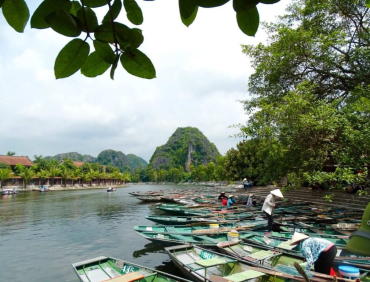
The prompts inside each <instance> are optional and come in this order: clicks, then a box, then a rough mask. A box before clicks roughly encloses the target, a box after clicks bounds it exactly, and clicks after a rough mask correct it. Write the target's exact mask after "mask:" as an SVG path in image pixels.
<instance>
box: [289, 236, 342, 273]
mask: <svg viewBox="0 0 370 282" xmlns="http://www.w3.org/2000/svg"><path fill="white" fill-rule="evenodd" d="M290 245H292V246H293V245H295V246H296V248H298V249H299V250H300V251H301V253H302V254H303V256H304V257H305V258H306V264H305V265H301V266H305V268H306V270H310V269H311V268H312V265H314V270H315V271H316V272H319V273H323V274H327V275H330V269H331V266H332V264H333V261H334V258H335V256H336V254H337V247H336V246H335V245H334V244H333V243H332V242H330V241H328V240H325V239H322V238H310V237H309V236H307V235H305V234H302V233H299V232H294V234H293V237H292V241H291V243H290Z"/></svg>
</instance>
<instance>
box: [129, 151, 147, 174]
mask: <svg viewBox="0 0 370 282" xmlns="http://www.w3.org/2000/svg"><path fill="white" fill-rule="evenodd" d="M127 159H128V164H129V167H130V171H131V172H132V173H133V172H135V171H136V170H137V169H142V168H146V167H147V166H148V163H147V162H146V161H145V160H144V159H142V158H140V157H138V156H136V155H134V154H128V155H127Z"/></svg>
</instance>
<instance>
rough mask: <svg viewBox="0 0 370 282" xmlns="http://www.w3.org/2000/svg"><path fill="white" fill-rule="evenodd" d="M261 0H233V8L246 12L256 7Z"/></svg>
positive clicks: (236, 10)
mask: <svg viewBox="0 0 370 282" xmlns="http://www.w3.org/2000/svg"><path fill="white" fill-rule="evenodd" d="M259 2H260V0H248V1H246V0H233V8H234V11H235V12H245V11H247V10H249V9H251V8H253V7H255V6H256V5H257V4H258V3H259Z"/></svg>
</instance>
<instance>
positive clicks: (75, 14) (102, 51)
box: [0, 0, 280, 79]
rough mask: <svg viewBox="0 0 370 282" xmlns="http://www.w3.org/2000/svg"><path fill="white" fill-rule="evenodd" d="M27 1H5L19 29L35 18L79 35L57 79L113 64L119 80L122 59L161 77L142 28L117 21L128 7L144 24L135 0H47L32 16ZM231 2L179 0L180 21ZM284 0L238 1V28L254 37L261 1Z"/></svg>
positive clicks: (133, 19) (0, 4)
mask: <svg viewBox="0 0 370 282" xmlns="http://www.w3.org/2000/svg"><path fill="white" fill-rule="evenodd" d="M26 1H27V0H26ZM26 1H25V0H0V8H1V9H2V12H3V15H4V17H5V19H6V21H7V22H8V24H9V25H10V26H11V27H12V28H13V29H14V30H15V31H17V32H23V31H24V29H25V26H26V25H27V23H28V21H29V19H31V20H30V22H31V27H32V28H35V29H46V28H51V29H52V30H54V31H55V32H57V33H59V34H61V35H63V36H67V37H71V38H74V39H72V40H71V41H70V42H69V43H67V44H66V45H65V46H64V47H63V49H62V50H61V51H60V52H59V54H58V56H57V58H56V60H55V64H54V74H55V77H56V78H57V79H59V78H65V77H69V76H71V75H73V74H74V73H76V72H77V71H79V70H80V71H81V73H82V74H83V75H85V76H87V77H96V76H99V75H101V74H103V73H105V72H106V71H107V70H108V69H109V68H110V77H111V78H112V79H114V73H115V70H116V68H117V66H118V64H119V62H120V63H121V65H122V67H123V68H124V69H125V70H126V71H127V72H128V73H130V74H132V75H135V76H138V77H141V78H145V79H152V78H155V77H156V70H155V68H154V65H153V64H152V62H151V60H150V59H149V58H148V57H147V56H146V55H145V54H144V53H143V52H141V51H140V50H139V47H140V46H141V44H142V43H143V42H144V36H143V32H142V30H141V29H139V28H136V27H134V28H131V27H129V26H128V25H127V24H123V23H121V22H118V21H117V18H118V16H119V15H120V14H121V13H124V12H126V16H127V20H128V21H129V24H132V25H134V26H140V25H141V24H142V23H143V21H144V16H143V13H142V10H141V8H140V6H139V5H138V3H137V2H136V1H135V0H123V1H122V0H44V1H42V2H41V3H40V5H39V6H38V8H37V9H36V10H35V12H34V13H33V14H32V15H31V16H30V12H29V9H28V6H27V3H26ZM229 1H230V0H179V11H180V17H181V20H182V22H183V23H184V24H185V25H186V26H189V25H191V24H192V23H193V22H194V20H195V18H196V16H197V12H198V8H199V7H202V8H215V7H219V6H222V5H224V4H226V3H227V2H229ZM279 1H280V0H253V1H244V0H233V9H234V12H235V13H236V20H237V24H238V26H239V28H240V29H241V30H242V31H243V32H244V33H245V34H247V35H249V36H254V35H255V33H256V32H257V30H258V27H259V14H258V4H260V3H261V4H274V3H277V2H279ZM96 9H99V10H100V11H101V9H105V16H104V17H103V18H102V19H98V17H97V15H96ZM88 40H89V41H88ZM92 46H93V47H94V51H92V50H91V47H92Z"/></svg>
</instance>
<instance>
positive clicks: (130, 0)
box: [123, 0, 144, 25]
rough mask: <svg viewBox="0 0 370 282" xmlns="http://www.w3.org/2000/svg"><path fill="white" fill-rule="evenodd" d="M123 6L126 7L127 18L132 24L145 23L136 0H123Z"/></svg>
mask: <svg viewBox="0 0 370 282" xmlns="http://www.w3.org/2000/svg"><path fill="white" fill-rule="evenodd" d="M123 5H124V6H125V10H126V13H127V18H128V20H129V21H130V22H131V23H133V24H135V25H140V24H142V23H143V20H144V18H143V13H142V12H141V9H140V7H139V5H138V4H137V3H136V1H135V0H123Z"/></svg>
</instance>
